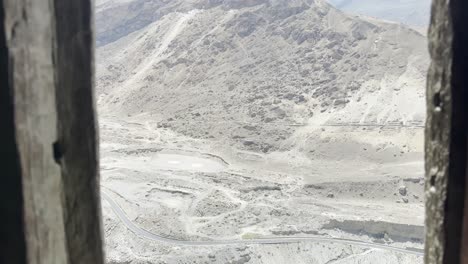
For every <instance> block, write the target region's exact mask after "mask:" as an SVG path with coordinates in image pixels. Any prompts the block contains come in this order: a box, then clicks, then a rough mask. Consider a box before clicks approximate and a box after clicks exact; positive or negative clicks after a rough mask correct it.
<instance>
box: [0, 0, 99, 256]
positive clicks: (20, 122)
mask: <svg viewBox="0 0 468 264" xmlns="http://www.w3.org/2000/svg"><path fill="white" fill-rule="evenodd" d="M0 7H1V11H2V12H1V14H2V20H1V21H0V25H1V26H2V31H0V32H1V34H2V36H1V38H0V45H2V46H4V48H3V49H2V53H1V56H0V59H1V61H0V63H2V68H1V69H2V71H1V74H2V96H3V95H6V96H5V97H3V98H2V110H5V112H3V113H2V118H3V117H5V120H4V119H2V122H5V124H6V125H7V126H6V129H8V131H5V132H4V133H2V136H4V135H6V137H5V138H3V139H2V140H5V142H6V141H7V140H10V141H9V142H10V144H8V145H5V146H7V148H5V149H4V150H3V151H2V156H6V157H8V158H7V159H6V160H7V161H10V165H11V166H9V167H7V169H8V170H7V173H11V174H9V175H8V177H7V181H6V182H8V183H11V189H8V192H5V193H4V194H2V195H3V196H6V197H8V198H11V200H9V201H8V202H3V203H0V205H2V209H3V208H5V209H6V210H9V211H8V212H10V213H11V214H10V215H9V217H6V218H3V217H2V219H1V220H0V221H1V222H0V223H1V224H4V223H9V222H10V223H12V222H13V221H14V222H15V223H19V225H13V224H11V227H12V229H10V230H8V231H4V230H3V229H0V230H2V236H3V235H4V234H5V235H6V236H7V239H11V238H14V237H16V238H17V240H15V241H12V243H11V244H10V247H9V252H6V251H5V250H3V249H2V251H1V252H2V253H1V254H0V260H2V263H15V264H16V263H28V264H36V263H37V264H42V263H44V264H54V263H57V264H67V263H93V264H94V263H97V264H99V263H104V257H103V250H102V232H101V217H100V199H99V190H98V186H99V185H98V180H99V178H98V161H97V157H98V156H97V155H98V153H97V147H98V141H97V129H96V120H95V111H94V101H93V89H94V76H93V72H94V69H93V63H94V61H93V50H94V47H93V41H94V39H93V30H92V9H91V7H92V3H91V1H88V0H82V1H81V0H80V1H61V0H60V1H59V0H57V1H54V0H2V1H1V6H0ZM3 85H6V86H3ZM3 103H5V104H3ZM8 120H10V121H9V122H8ZM2 128H3V126H2ZM7 132H11V133H10V134H8V133H7ZM2 142H3V141H2ZM2 147H3V146H2ZM2 189H3V188H2ZM5 189H6V188H5ZM3 196H2V197H3ZM15 208H17V209H15ZM13 227H14V228H13ZM0 241H1V242H2V244H6V243H8V241H7V240H4V238H3V237H2V239H0ZM13 242H14V243H13ZM3 260H6V262H5V261H3Z"/></svg>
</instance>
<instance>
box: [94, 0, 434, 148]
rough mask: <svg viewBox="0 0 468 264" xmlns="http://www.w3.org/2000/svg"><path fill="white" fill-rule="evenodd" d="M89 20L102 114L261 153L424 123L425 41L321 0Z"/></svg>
mask: <svg viewBox="0 0 468 264" xmlns="http://www.w3.org/2000/svg"><path fill="white" fill-rule="evenodd" d="M96 21H97V22H96V23H97V28H98V34H97V40H98V43H97V44H98V46H99V48H98V52H97V55H98V60H97V61H98V65H97V72H98V76H97V79H98V84H97V88H98V94H99V96H100V100H99V106H100V109H101V111H102V113H108V114H112V115H121V116H127V115H135V114H140V113H152V114H153V116H152V118H153V121H157V122H158V125H159V126H160V127H163V128H170V129H172V130H174V131H177V132H179V133H182V134H184V135H187V136H190V137H194V138H206V139H214V140H222V141H223V142H228V144H233V145H236V147H240V148H247V149H251V150H255V151H263V152H270V151H272V150H277V149H282V148H283V149H289V148H292V147H294V144H296V143H295V142H302V144H303V145H304V143H305V142H304V140H305V139H304V140H302V139H301V140H296V139H297V138H295V137H297V136H302V134H300V133H299V134H300V135H298V133H297V131H298V127H296V126H297V125H299V126H300V127H301V126H304V125H309V124H314V125H323V124H342V123H346V124H350V123H352V124H374V125H376V124H377V125H379V124H389V123H398V124H410V123H411V124H420V123H422V120H423V119H424V115H425V114H424V84H425V72H426V68H427V64H428V57H427V54H426V41H425V38H424V37H423V36H421V35H420V34H418V33H417V32H415V31H413V30H411V29H408V28H406V27H403V26H401V25H397V24H388V23H383V22H379V21H375V20H361V19H357V18H354V17H350V16H347V15H345V14H344V13H342V12H340V11H337V10H336V9H334V8H333V7H331V6H330V5H328V4H327V3H325V2H324V1H321V0H320V1H319V0H315V1H312V0H309V1H299V0H297V1H286V0H251V1H241V0H231V1H221V0H193V1H182V0H180V1H162V0H151V1H143V0H135V1H131V2H120V3H116V2H107V3H103V4H99V3H98V5H97V15H96ZM311 130H313V129H309V130H308V131H309V132H310V131H311ZM309 132H308V133H309ZM304 135H305V134H304ZM308 138H310V136H308Z"/></svg>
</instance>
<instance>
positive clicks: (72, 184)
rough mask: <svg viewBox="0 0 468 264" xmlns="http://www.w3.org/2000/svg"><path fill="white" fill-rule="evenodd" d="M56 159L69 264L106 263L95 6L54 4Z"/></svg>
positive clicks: (59, 0)
mask: <svg viewBox="0 0 468 264" xmlns="http://www.w3.org/2000/svg"><path fill="white" fill-rule="evenodd" d="M55 15H56V20H57V43H58V45H57V53H56V72H57V85H58V86H57V87H58V88H57V90H56V97H57V113H58V138H59V141H58V144H57V147H56V150H57V151H56V154H57V159H59V162H60V165H61V168H62V179H63V187H64V193H65V204H66V206H65V223H66V225H65V228H66V237H67V238H66V239H67V247H68V253H69V255H70V263H96V264H99V263H104V256H103V250H102V244H103V241H102V235H101V233H102V231H101V207H100V198H99V173H98V169H99V166H98V138H97V135H98V134H97V131H98V128H97V121H96V118H95V116H96V114H95V107H94V98H93V96H94V94H93V91H94V34H93V24H92V22H93V19H92V18H93V5H92V2H91V1H90V0H80V1H63V0H55Z"/></svg>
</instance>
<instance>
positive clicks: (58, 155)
mask: <svg viewBox="0 0 468 264" xmlns="http://www.w3.org/2000/svg"><path fill="white" fill-rule="evenodd" d="M52 151H53V155H54V160H55V162H56V163H57V164H60V163H61V160H62V157H63V148H62V145H61V144H60V143H59V142H57V141H56V142H54V144H53V145H52Z"/></svg>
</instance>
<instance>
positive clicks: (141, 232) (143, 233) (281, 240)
mask: <svg viewBox="0 0 468 264" xmlns="http://www.w3.org/2000/svg"><path fill="white" fill-rule="evenodd" d="M101 196H102V198H104V200H106V201H107V202H108V203H109V205H110V206H111V207H112V210H113V211H114V213H115V214H116V215H117V216H118V217H119V219H120V220H121V221H122V222H123V223H124V224H125V226H126V227H127V228H128V229H129V230H130V231H132V232H133V233H135V234H136V235H137V236H139V237H142V238H145V239H148V240H153V241H157V242H162V243H167V244H175V245H185V246H216V245H246V244H291V243H299V242H326V243H341V244H348V245H354V246H360V247H365V248H375V249H384V250H390V251H394V252H400V253H405V254H413V255H418V256H422V255H423V251H422V250H419V249H412V248H411V249H410V248H399V247H393V246H388V245H384V244H377V243H369V242H362V241H358V240H351V239H342V238H327V237H318V236H307V237H274V238H262V239H246V240H206V241H190V240H179V239H175V238H170V237H164V236H161V235H157V234H154V233H151V232H149V231H147V230H145V229H142V228H140V227H138V226H136V225H135V224H134V223H132V221H130V219H128V218H127V215H126V214H125V212H124V211H123V210H122V208H121V207H120V206H119V205H118V204H117V203H116V202H115V201H114V200H112V198H110V197H109V196H108V195H107V194H106V193H104V192H101Z"/></svg>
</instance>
